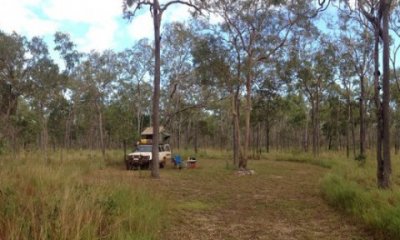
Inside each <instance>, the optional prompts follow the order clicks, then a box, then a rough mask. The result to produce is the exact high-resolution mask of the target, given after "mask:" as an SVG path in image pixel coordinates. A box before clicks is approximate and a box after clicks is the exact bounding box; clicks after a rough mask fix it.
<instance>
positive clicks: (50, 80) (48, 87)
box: [26, 37, 63, 160]
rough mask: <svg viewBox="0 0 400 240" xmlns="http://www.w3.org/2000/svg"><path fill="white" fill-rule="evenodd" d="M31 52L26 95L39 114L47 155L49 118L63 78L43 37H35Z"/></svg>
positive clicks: (30, 44) (42, 143) (41, 141)
mask: <svg viewBox="0 0 400 240" xmlns="http://www.w3.org/2000/svg"><path fill="white" fill-rule="evenodd" d="M29 49H30V53H31V54H32V56H33V57H32V60H33V62H34V64H33V66H32V70H31V73H30V84H29V85H30V92H29V93H27V94H26V96H27V97H28V98H29V99H30V101H31V103H32V106H33V108H34V109H35V110H36V112H37V114H38V115H39V119H40V123H41V135H40V145H41V149H42V150H43V152H44V154H45V158H46V160H48V157H47V147H48V138H49V136H48V120H49V119H48V118H49V114H50V111H51V103H52V101H53V100H54V99H57V97H58V96H61V94H62V91H63V89H62V87H63V84H62V80H63V78H62V77H61V76H60V73H59V68H58V66H57V65H56V64H55V63H54V62H53V61H52V60H51V59H50V56H49V51H48V48H47V45H46V43H45V42H44V41H43V39H41V38H37V37H35V38H33V39H32V41H31V42H30V43H29Z"/></svg>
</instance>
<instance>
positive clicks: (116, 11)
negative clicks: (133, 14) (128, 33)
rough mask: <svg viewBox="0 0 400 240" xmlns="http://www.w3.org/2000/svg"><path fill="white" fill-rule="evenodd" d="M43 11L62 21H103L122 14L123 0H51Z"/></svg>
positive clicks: (50, 16)
mask: <svg viewBox="0 0 400 240" xmlns="http://www.w3.org/2000/svg"><path fill="white" fill-rule="evenodd" d="M32 1H34V0H32ZM43 11H44V13H45V14H46V15H47V16H48V17H49V18H51V19H56V20H60V21H71V22H78V23H101V22H104V21H107V20H109V19H113V18H115V17H119V16H122V1H119V0H100V1H99V0H68V1H65V0H50V1H49V2H48V3H47V4H45V6H44V8H43Z"/></svg>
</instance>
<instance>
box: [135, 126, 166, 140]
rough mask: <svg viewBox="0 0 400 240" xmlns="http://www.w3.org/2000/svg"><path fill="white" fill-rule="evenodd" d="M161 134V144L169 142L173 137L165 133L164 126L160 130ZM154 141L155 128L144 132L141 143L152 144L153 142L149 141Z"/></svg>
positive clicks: (149, 128) (148, 128)
mask: <svg viewBox="0 0 400 240" xmlns="http://www.w3.org/2000/svg"><path fill="white" fill-rule="evenodd" d="M159 133H160V142H166V141H168V139H169V138H170V136H171V135H170V134H169V133H167V132H166V131H165V128H164V127H162V126H161V127H160V128H159ZM152 139H153V128H152V127H147V128H146V129H144V130H143V132H142V136H141V141H142V140H145V141H146V142H148V143H150V142H151V141H149V140H152Z"/></svg>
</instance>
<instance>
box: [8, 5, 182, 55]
mask: <svg viewBox="0 0 400 240" xmlns="http://www.w3.org/2000/svg"><path fill="white" fill-rule="evenodd" d="M163 1H164V2H165V0H163ZM163 1H161V3H163ZM0 6H1V7H0V29H1V30H3V31H6V32H9V33H10V32H12V31H16V32H17V33H20V34H22V35H25V36H28V37H32V36H36V35H39V36H49V35H53V34H54V32H56V31H62V32H68V31H69V32H68V33H69V34H70V35H71V38H72V40H73V41H74V42H75V43H77V45H78V48H79V50H81V51H89V50H92V49H95V50H100V51H101V50H104V49H108V48H115V47H120V46H116V44H117V41H118V44H120V45H121V44H124V42H127V44H129V42H131V40H132V39H136V40H138V39H140V38H149V39H152V38H153V34H154V33H153V20H152V18H151V14H150V12H149V10H148V8H147V9H146V10H144V9H143V11H142V12H141V13H142V14H141V15H137V16H136V17H135V18H134V19H133V20H132V22H131V23H127V22H126V21H121V19H122V0H0ZM189 18H190V13H189V8H188V7H187V6H183V5H179V4H176V5H174V6H172V7H170V8H169V9H168V10H167V11H166V12H165V13H164V16H163V23H164V24H165V23H167V22H171V21H181V22H182V21H185V20H187V19H189ZM121 23H122V24H121ZM71 28H72V29H73V30H71ZM118 37H119V39H117V38H118ZM124 38H127V39H126V40H125V39H124ZM49 44H51V43H49Z"/></svg>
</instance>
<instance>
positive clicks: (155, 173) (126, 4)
mask: <svg viewBox="0 0 400 240" xmlns="http://www.w3.org/2000/svg"><path fill="white" fill-rule="evenodd" d="M122 4H123V13H124V17H125V18H127V19H132V18H133V17H134V16H135V13H136V12H137V11H138V10H140V8H142V7H143V6H149V7H150V11H151V14H152V17H153V28H154V52H155V64H154V83H153V84H154V85H153V88H154V93H153V111H152V125H153V149H152V158H153V160H152V168H151V176H152V177H153V178H160V171H159V165H158V162H159V156H158V152H159V150H158V145H159V125H160V119H159V104H160V78H161V71H160V68H161V56H160V55H161V34H160V28H161V19H162V15H163V13H164V12H165V10H167V9H168V8H169V7H170V6H173V5H175V4H183V5H187V6H189V7H191V8H194V9H195V10H197V11H200V9H199V8H197V7H196V6H195V5H194V4H193V3H192V1H190V0H188V1H180V0H177V1H168V2H166V3H164V4H160V2H159V1H158V0H123V2H122ZM131 9H132V10H131Z"/></svg>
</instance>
